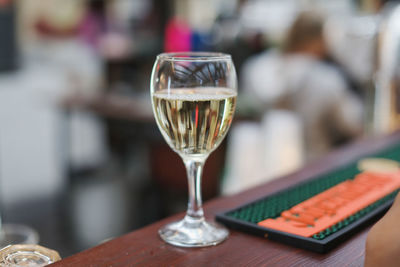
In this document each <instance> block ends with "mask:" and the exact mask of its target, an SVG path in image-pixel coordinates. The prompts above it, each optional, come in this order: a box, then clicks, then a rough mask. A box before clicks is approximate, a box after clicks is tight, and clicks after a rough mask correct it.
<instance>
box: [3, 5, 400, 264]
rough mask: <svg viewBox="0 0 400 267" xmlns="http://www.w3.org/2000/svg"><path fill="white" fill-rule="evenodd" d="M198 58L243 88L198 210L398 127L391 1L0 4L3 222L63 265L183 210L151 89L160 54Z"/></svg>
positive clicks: (397, 29) (398, 47)
mask: <svg viewBox="0 0 400 267" xmlns="http://www.w3.org/2000/svg"><path fill="white" fill-rule="evenodd" d="M206 50H207V51H220V52H225V53H229V54H231V55H232V57H233V60H234V63H235V66H236V70H237V74H238V78H239V85H240V86H239V96H238V107H237V111H236V115H235V120H234V122H233V125H232V127H231V130H230V132H229V134H228V136H227V138H226V139H225V141H224V143H223V144H222V145H221V146H220V148H219V149H218V150H217V151H215V152H214V153H213V154H212V155H211V156H210V158H209V159H208V160H207V163H206V167H205V173H204V177H203V198H204V200H207V199H210V198H213V197H216V196H218V195H222V194H225V195H226V194H233V193H236V192H240V191H242V190H244V189H246V188H249V187H252V186H257V184H259V183H262V182H266V181H268V180H271V179H275V178H277V177H279V176H281V175H284V174H287V173H289V172H292V171H294V170H296V169H297V168H299V167H301V166H302V165H303V164H305V163H307V162H309V161H313V160H317V159H318V158H320V157H321V156H322V155H324V154H325V153H327V152H329V151H330V150H332V149H334V148H335V147H338V146H341V145H344V144H346V143H348V142H351V141H352V140H354V139H356V138H362V137H365V136H368V135H379V134H384V133H388V132H391V131H393V130H395V129H397V128H398V126H399V119H400V117H399V114H400V103H399V101H400V94H399V93H400V91H399V90H400V70H399V62H400V52H399V51H400V9H399V7H398V6H397V3H396V2H389V1H382V0H335V1H324V0H301V1H299V0H247V1H246V0H87V1H83V0H69V1H63V0H41V1H37V0H19V1H17V0H14V1H13V0H0V214H1V219H2V222H4V223H23V224H26V225H29V226H31V227H33V228H34V229H36V230H37V231H38V233H39V235H40V244H42V245H44V246H47V247H50V248H53V249H55V250H57V251H59V252H60V254H61V256H62V257H66V256H69V255H71V254H73V253H76V252H79V251H81V250H84V249H87V248H89V247H92V246H95V245H97V244H99V243H101V242H103V241H105V240H107V239H110V238H113V237H116V236H119V235H122V234H124V233H127V232H129V231H132V230H135V229H137V228H140V227H143V226H145V225H147V224H149V223H151V222H154V221H156V220H159V219H161V218H163V217H165V216H168V215H171V214H174V213H177V212H181V211H184V210H185V208H186V203H187V199H186V198H187V185H186V178H185V177H186V174H185V171H184V166H183V163H182V162H181V160H180V159H179V157H178V156H177V155H176V154H175V153H174V152H172V151H171V150H170V148H169V147H168V146H167V145H166V143H165V141H164V140H163V139H162V137H161V134H160V132H159V131H158V129H157V126H156V125H155V121H154V118H153V115H152V109H151V102H150V97H149V81H150V74H151V69H152V65H153V63H154V60H155V57H156V55H157V54H159V53H161V52H171V51H206ZM206 213H207V211H206Z"/></svg>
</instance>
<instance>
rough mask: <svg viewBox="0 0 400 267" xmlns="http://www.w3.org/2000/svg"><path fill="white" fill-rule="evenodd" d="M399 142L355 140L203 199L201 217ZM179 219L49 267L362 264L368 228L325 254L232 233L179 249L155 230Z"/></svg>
mask: <svg viewBox="0 0 400 267" xmlns="http://www.w3.org/2000/svg"><path fill="white" fill-rule="evenodd" d="M399 141H400V133H395V134H392V135H390V136H387V137H384V138H374V139H368V140H361V141H359V142H356V143H354V144H352V145H350V146H347V147H344V148H342V149H339V150H337V151H334V152H333V153H331V154H329V155H327V156H326V157H324V158H322V159H320V160H318V161H315V162H313V163H311V164H309V165H307V166H306V167H305V168H303V169H301V170H299V171H297V172H295V173H293V174H290V175H288V176H285V177H283V178H280V179H278V180H274V181H272V182H270V183H267V184H264V185H262V186H258V187H256V188H253V189H250V190H247V191H245V192H242V193H240V194H237V195H233V196H228V197H221V198H218V199H215V200H212V201H209V202H207V203H206V204H205V205H204V207H205V212H206V216H207V217H208V218H209V219H212V218H214V216H215V214H217V213H219V212H223V211H226V210H229V209H232V208H235V207H237V206H238V205H242V204H244V203H246V202H250V201H252V200H254V199H256V198H259V197H262V196H265V195H267V194H270V193H273V192H275V191H278V190H281V189H284V188H286V187H288V186H291V185H293V184H295V183H298V182H300V181H304V180H306V179H309V178H310V177H313V176H315V175H318V174H321V173H323V172H325V171H328V170H331V169H334V168H337V167H339V166H342V165H343V164H346V163H349V162H351V161H352V160H354V159H356V158H358V157H359V156H362V155H368V154H370V153H373V152H374V151H376V150H379V149H380V148H383V147H385V146H387V145H390V144H392V143H396V142H399ZM143 208H144V209H145V208H146V207H143ZM182 216H183V214H178V215H176V216H173V217H170V218H167V219H164V220H162V221H159V222H156V223H154V224H152V225H149V226H147V227H145V228H142V229H140V230H137V231H134V232H131V233H129V234H126V235H124V236H122V237H119V238H116V239H114V240H111V241H108V242H106V243H104V244H101V245H99V246H97V247H94V248H92V249H89V250H86V251H83V252H81V253H78V254H76V255H73V256H71V257H69V258H66V259H64V260H62V261H60V262H58V263H55V264H54V265H52V266H55V267H56V266H113V267H122V266H362V265H363V262H364V246H365V239H366V236H367V232H368V230H369V227H366V228H364V229H363V230H362V231H360V232H358V233H356V234H354V235H353V236H351V237H350V238H349V239H348V240H346V241H345V242H344V243H342V244H341V245H339V246H338V247H337V248H335V249H334V250H332V251H330V252H329V253H326V254H318V253H313V252H309V251H305V250H302V249H297V248H293V247H290V246H287V245H284V244H280V243H277V242H273V241H269V240H267V239H264V238H261V237H256V236H252V235H248V234H245V233H242V232H237V231H233V230H231V232H230V236H229V238H228V239H227V240H226V241H225V242H223V243H222V244H220V245H217V246H215V247H208V248H179V247H173V246H171V245H168V244H166V243H164V242H163V241H161V240H160V238H159V237H158V234H157V230H158V229H159V228H160V227H161V226H162V225H164V224H166V223H168V222H171V221H174V220H177V219H179V218H181V217H182Z"/></svg>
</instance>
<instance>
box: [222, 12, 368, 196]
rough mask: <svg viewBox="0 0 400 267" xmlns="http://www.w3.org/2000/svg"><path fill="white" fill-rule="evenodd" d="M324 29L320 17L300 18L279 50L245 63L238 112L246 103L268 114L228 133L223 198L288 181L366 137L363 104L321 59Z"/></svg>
mask: <svg viewBox="0 0 400 267" xmlns="http://www.w3.org/2000/svg"><path fill="white" fill-rule="evenodd" d="M323 24H324V20H323V19H322V17H321V16H319V15H318V14H316V13H310V12H306V13H301V14H300V15H299V16H298V17H297V19H296V20H295V21H294V23H293V25H292V27H291V28H290V30H289V31H288V35H287V39H286V42H285V44H284V45H283V47H282V49H280V50H278V49H271V50H268V51H266V52H263V53H262V54H260V55H258V56H254V57H251V58H250V59H248V61H247V62H245V63H244V65H243V69H242V73H241V89H242V92H241V93H242V94H241V99H240V101H246V102H245V103H244V104H245V105H243V102H242V104H241V103H240V102H239V108H242V111H243V108H244V109H246V108H247V107H246V103H247V105H248V106H249V109H258V110H259V112H260V113H262V114H263V115H262V120H261V123H255V122H253V123H251V125H249V123H248V122H246V125H245V124H243V123H242V124H241V123H237V124H235V125H234V127H233V129H232V130H231V138H229V140H228V142H229V146H228V155H227V165H228V171H227V175H226V179H225V180H224V184H223V188H222V190H223V192H224V193H234V192H238V191H241V190H243V189H246V188H249V187H251V186H255V185H257V184H259V183H261V182H266V181H268V180H270V179H273V178H276V177H280V176H282V175H285V174H287V173H289V172H291V171H294V170H296V169H297V168H299V167H300V166H301V165H302V164H303V162H304V161H306V160H310V159H314V158H317V157H319V156H321V155H323V154H324V153H326V152H328V151H329V150H331V149H332V147H334V146H336V145H337V144H338V143H343V142H344V141H347V140H350V139H351V138H353V137H356V136H357V135H359V134H361V132H362V128H363V127H362V126H363V125H362V117H363V116H362V110H363V109H362V104H361V101H360V100H359V99H358V98H357V96H356V95H354V94H353V93H352V92H351V91H350V90H349V88H348V85H347V83H346V79H345V77H343V75H342V74H341V72H340V71H339V70H338V69H336V68H335V67H333V66H332V65H330V64H328V63H326V62H325V61H324V59H325V58H326V56H327V48H326V46H325V41H324V37H323ZM255 107H256V108H255ZM244 128H245V129H244ZM238 151H242V152H240V153H238ZM244 159H245V160H244ZM243 177H246V179H243Z"/></svg>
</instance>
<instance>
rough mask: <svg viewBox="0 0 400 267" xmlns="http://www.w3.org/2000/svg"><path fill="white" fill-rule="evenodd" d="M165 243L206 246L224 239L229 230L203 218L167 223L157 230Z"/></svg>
mask: <svg viewBox="0 0 400 267" xmlns="http://www.w3.org/2000/svg"><path fill="white" fill-rule="evenodd" d="M158 233H159V235H160V237H161V238H162V239H163V240H164V241H165V242H167V243H169V244H171V245H174V246H179V247H207V246H213V245H217V244H219V243H221V242H222V241H224V240H225V239H226V238H227V237H228V235H229V231H228V230H227V229H226V228H225V227H223V226H221V225H219V224H216V223H212V222H206V221H204V220H197V221H196V220H190V219H188V218H187V217H185V218H184V219H183V220H181V221H178V222H173V223H170V224H167V225H166V226H164V227H163V228H161V229H160V230H158Z"/></svg>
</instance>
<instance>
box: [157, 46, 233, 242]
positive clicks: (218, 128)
mask: <svg viewBox="0 0 400 267" xmlns="http://www.w3.org/2000/svg"><path fill="white" fill-rule="evenodd" d="M150 87H151V96H152V104H153V111H154V116H155V118H156V122H157V125H158V127H159V129H160V131H161V133H162V135H163V136H164V138H165V140H166V141H167V143H168V145H169V146H170V147H171V148H172V149H173V150H174V151H175V152H177V153H178V154H179V155H180V156H181V158H182V160H183V162H184V164H185V166H186V169H187V176H188V187H189V203H188V209H187V212H186V216H185V217H184V218H183V219H182V220H181V221H178V222H174V223H171V224H168V225H166V226H164V227H163V228H161V229H160V230H159V234H160V236H161V238H162V239H163V240H165V241H166V242H168V243H170V244H173V245H176V246H182V247H204V246H210V245H216V244H218V243H220V242H222V241H223V240H225V239H226V238H227V236H228V230H227V229H225V228H224V227H223V226H221V225H218V224H215V223H212V222H207V221H206V220H205V218H204V212H203V209H202V200H201V175H202V171H203V166H204V162H205V160H206V159H207V157H208V156H209V154H210V153H211V152H212V151H214V150H215V149H216V148H217V147H218V145H219V144H220V143H221V142H222V140H223V139H224V137H225V135H226V133H227V132H228V129H229V127H230V125H231V122H232V118H233V114H234V111H235V106H236V96H237V79H236V72H235V68H234V65H233V62H232V59H231V56H230V55H227V54H222V53H211V52H188V53H165V54H160V55H159V56H158V57H157V59H156V62H155V64H154V67H153V72H152V77H151V85H150Z"/></svg>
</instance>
